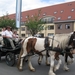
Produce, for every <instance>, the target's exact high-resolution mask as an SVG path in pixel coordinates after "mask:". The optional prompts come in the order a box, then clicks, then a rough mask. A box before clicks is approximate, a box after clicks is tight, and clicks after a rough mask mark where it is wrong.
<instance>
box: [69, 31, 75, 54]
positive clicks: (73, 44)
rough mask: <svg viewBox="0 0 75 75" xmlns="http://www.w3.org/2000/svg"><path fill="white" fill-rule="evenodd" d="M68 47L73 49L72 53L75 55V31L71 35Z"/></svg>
mask: <svg viewBox="0 0 75 75" xmlns="http://www.w3.org/2000/svg"><path fill="white" fill-rule="evenodd" d="M68 45H69V46H71V47H72V53H73V54H75V31H74V32H73V34H72V35H71V37H70V40H69V44H68Z"/></svg>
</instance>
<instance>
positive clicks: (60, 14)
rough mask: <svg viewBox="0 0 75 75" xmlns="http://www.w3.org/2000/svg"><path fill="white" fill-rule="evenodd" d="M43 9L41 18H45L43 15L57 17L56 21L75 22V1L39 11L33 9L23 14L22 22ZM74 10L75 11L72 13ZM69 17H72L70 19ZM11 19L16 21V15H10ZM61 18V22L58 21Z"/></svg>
mask: <svg viewBox="0 0 75 75" xmlns="http://www.w3.org/2000/svg"><path fill="white" fill-rule="evenodd" d="M39 9H41V15H40V17H43V14H46V15H52V16H55V17H56V18H55V21H65V20H75V1H72V2H67V3H62V4H57V5H52V6H47V7H42V8H38V9H33V10H29V11H23V12H22V15H21V16H22V21H25V20H26V16H27V15H30V16H32V15H34V14H35V13H38V10H39ZM71 10H74V11H71ZM54 12H55V13H56V14H54ZM68 16H69V17H71V18H69V19H68ZM9 17H10V18H12V19H15V14H11V15H9ZM58 18H60V20H58Z"/></svg>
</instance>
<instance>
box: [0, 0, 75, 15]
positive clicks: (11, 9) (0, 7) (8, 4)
mask: <svg viewBox="0 0 75 75" xmlns="http://www.w3.org/2000/svg"><path fill="white" fill-rule="evenodd" d="M70 1H75V0H22V8H21V11H22V12H23V11H28V10H32V9H36V8H41V7H45V6H51V5H55V4H60V3H65V2H70ZM14 13H16V0H0V16H3V15H6V14H14Z"/></svg>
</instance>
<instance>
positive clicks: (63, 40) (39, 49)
mask: <svg viewBox="0 0 75 75" xmlns="http://www.w3.org/2000/svg"><path fill="white" fill-rule="evenodd" d="M70 37H71V34H68V35H61V36H60V35H56V36H54V37H53V38H52V37H50V38H49V40H48V42H49V43H48V42H47V43H48V44H49V47H52V49H53V50H54V49H55V48H57V49H59V48H60V50H64V49H65V48H66V47H68V42H69V39H70ZM46 45H47V44H45V38H37V37H28V38H26V39H25V40H24V43H23V46H22V49H21V52H20V56H19V59H18V69H19V70H22V69H23V60H24V57H26V56H27V55H28V54H29V53H32V52H34V53H36V54H39V55H40V56H43V55H46V54H47V52H46V50H45V49H46V48H45V46H46ZM43 50H45V51H43ZM60 52H61V51H60ZM60 52H58V51H52V50H48V53H49V55H50V61H51V62H50V70H49V75H55V73H54V71H56V70H58V69H59V67H60V64H61V59H60V58H59V55H60ZM41 58H42V57H41ZM55 59H56V60H57V61H58V64H57V65H56V66H55V65H54V60H55ZM30 60H31V56H29V58H28V65H29V69H30V70H31V71H35V68H34V67H33V66H32V64H31V61H30ZM39 61H40V59H39ZM65 69H66V70H67V69H68V68H67V66H66V67H65Z"/></svg>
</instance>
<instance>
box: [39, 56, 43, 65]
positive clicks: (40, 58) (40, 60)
mask: <svg viewBox="0 0 75 75" xmlns="http://www.w3.org/2000/svg"><path fill="white" fill-rule="evenodd" d="M42 58H43V56H42V55H39V59H38V64H39V65H41V62H42Z"/></svg>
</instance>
